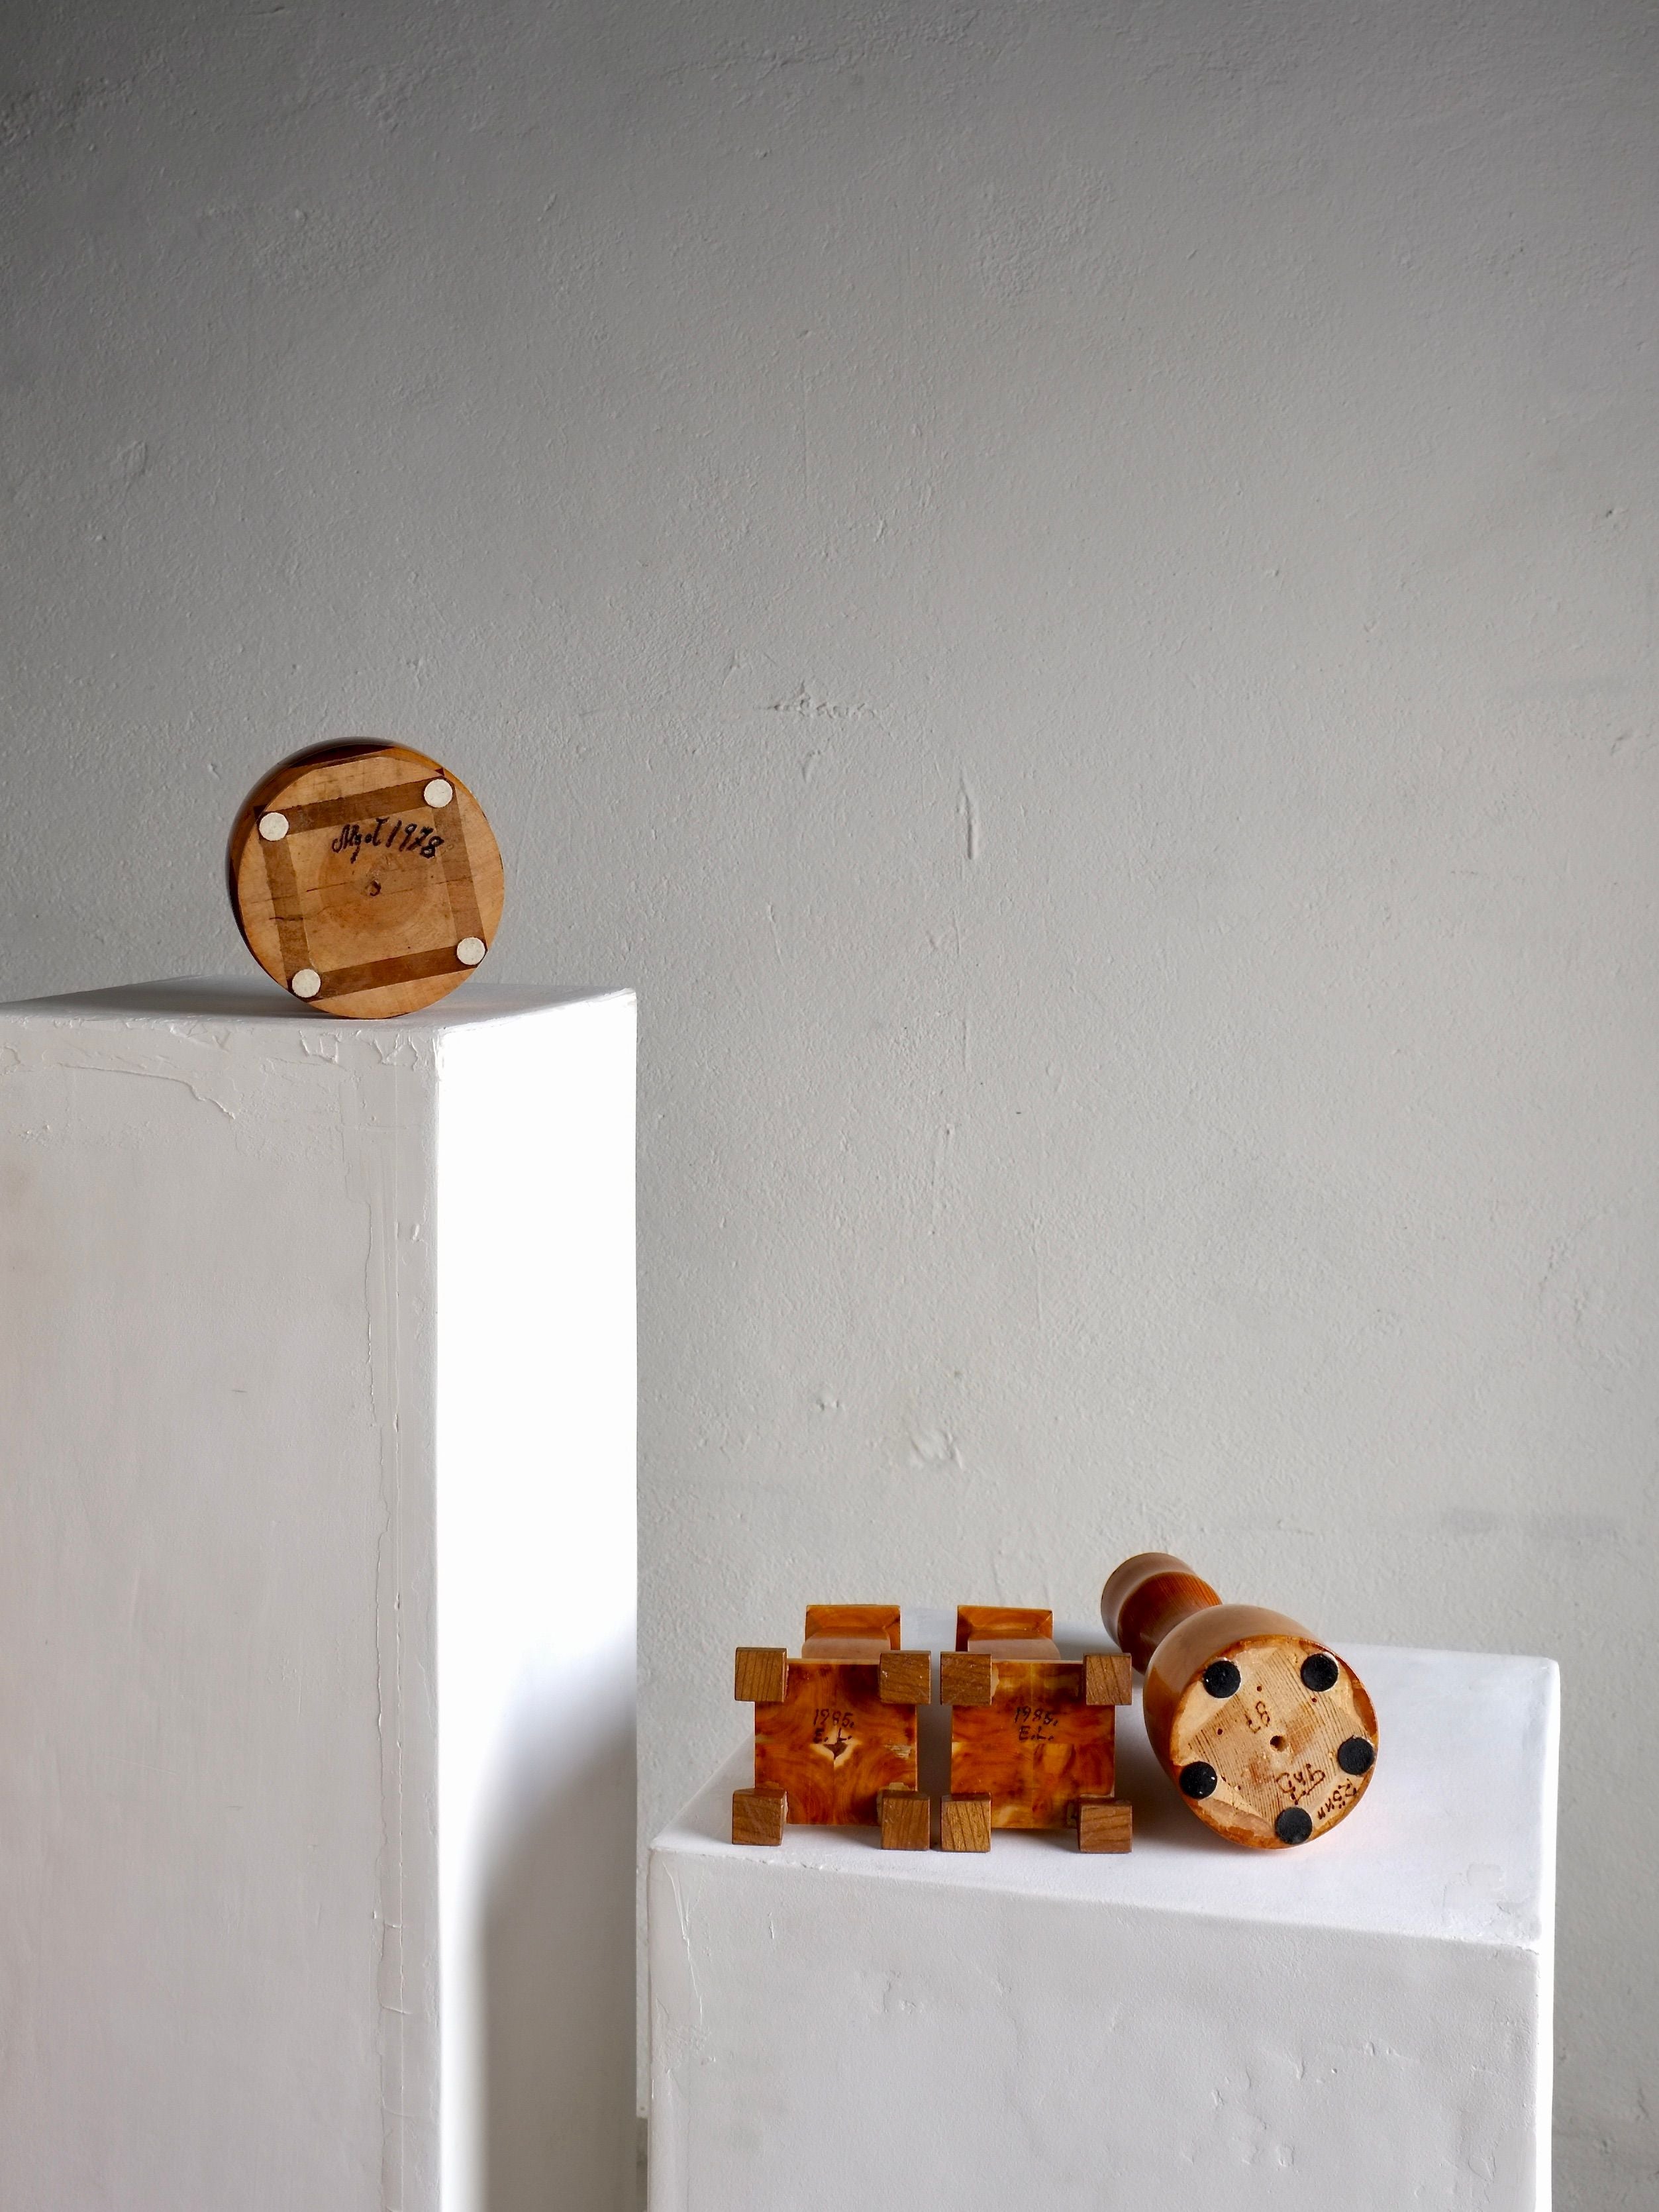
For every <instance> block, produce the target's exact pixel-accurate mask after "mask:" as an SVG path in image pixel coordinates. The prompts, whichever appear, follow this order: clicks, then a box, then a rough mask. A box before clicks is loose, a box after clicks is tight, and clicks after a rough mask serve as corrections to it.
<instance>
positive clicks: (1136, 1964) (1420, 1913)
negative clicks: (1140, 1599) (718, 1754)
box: [650, 1613, 1557, 2212]
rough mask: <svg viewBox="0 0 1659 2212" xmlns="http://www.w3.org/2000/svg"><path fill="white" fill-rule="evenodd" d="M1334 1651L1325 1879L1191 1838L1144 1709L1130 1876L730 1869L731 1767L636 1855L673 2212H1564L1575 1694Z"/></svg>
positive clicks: (787, 1853)
mask: <svg viewBox="0 0 1659 2212" xmlns="http://www.w3.org/2000/svg"><path fill="white" fill-rule="evenodd" d="M948 1620H949V1616H947V1615H945V1614H943V1613H939V1614H933V1613H926V1614H909V1615H907V1617H906V1620H905V1624H904V1640H905V1642H906V1644H908V1645H916V1644H932V1645H933V1648H934V1649H935V1650H937V1649H938V1648H939V1646H940V1644H942V1643H945V1641H946V1634H947V1622H948ZM1100 1641H1101V1639H1099V1638H1079V1639H1074V1640H1073V1644H1072V1645H1071V1647H1070V1648H1071V1649H1073V1650H1077V1649H1079V1648H1083V1646H1084V1644H1087V1643H1092V1644H1097V1645H1098V1644H1099V1643H1100ZM1343 1648H1344V1650H1346V1651H1348V1653H1349V1656H1352V1660H1353V1662H1354V1664H1355V1666H1356V1667H1357V1668H1358V1669H1359V1671H1360V1673H1361V1674H1362V1675H1363V1676H1364V1680H1365V1682H1366V1684H1367V1686H1369V1688H1370V1691H1371V1693H1372V1695H1373V1697H1374V1698H1375V1699H1376V1708H1377V1713H1378V1718H1379V1723H1380V1729H1381V1742H1382V1755H1381V1758H1380V1759H1379V1762H1378V1766H1377V1771H1376V1779H1375V1781H1374V1782H1373V1784H1372V1785H1371V1788H1370V1791H1369V1793H1368V1795H1367V1796H1366V1799H1365V1802H1364V1805H1363V1806H1362V1807H1361V1808H1360V1809H1359V1810H1358V1812H1357V1813H1356V1814H1354V1815H1353V1816H1352V1819H1351V1820H1348V1821H1346V1823H1345V1824H1344V1825H1343V1826H1341V1827H1340V1828H1339V1829H1337V1830H1336V1831H1335V1832H1334V1834H1332V1835H1331V1836H1329V1837H1328V1838H1324V1839H1322V1841H1320V1842H1319V1843H1318V1844H1316V1845H1314V1846H1312V1847H1310V1849H1309V1850H1306V1851H1305V1852H1303V1851H1271V1852H1266V1851H1264V1852H1250V1851H1244V1850H1239V1849H1237V1848H1236V1847H1234V1846H1232V1845H1229V1844H1224V1843H1223V1842H1221V1841H1220V1840H1219V1839H1218V1838H1216V1837H1214V1836H1213V1835H1212V1834H1211V1833H1210V1832H1208V1831H1207V1830H1206V1829H1205V1828H1203V1827H1202V1826H1200V1824H1199V1822H1198V1821H1196V1820H1194V1819H1192V1817H1191V1816H1190V1815H1189V1814H1188V1813H1187V1812H1186V1811H1185V1810H1184V1809H1183V1808H1182V1806H1181V1804H1180V1803H1179V1802H1177V1800H1176V1797H1175V1795H1174V1793H1173V1791H1172V1790H1170V1785H1169V1784H1168V1782H1167V1781H1166V1780H1165V1779H1164V1776H1163V1775H1162V1774H1161V1773H1160V1772H1159V1771H1158V1769H1157V1768H1156V1767H1155V1766H1154V1765H1153V1764H1152V1757H1151V1753H1150V1752H1149V1750H1148V1748H1147V1746H1146V1734H1145V1730H1144V1729H1143V1727H1142V1725H1141V1721H1140V1717H1139V1711H1134V1712H1129V1711H1124V1712H1123V1713H1121V1715H1120V1716H1119V1740H1120V1744H1121V1765H1120V1781H1119V1789H1120V1793H1127V1795H1128V1796H1130V1797H1131V1799H1132V1800H1133V1805H1134V1814H1135V1840H1134V1849H1133V1851H1132V1852H1131V1853H1130V1855H1129V1856H1128V1857H1121V1858H1115V1857H1087V1858H1085V1857H1081V1856H1080V1855H1079V1852H1078V1850H1077V1849H1076V1846H1075V1844H1074V1843H1073V1842H1072V1841H1071V1840H1070V1839H1069V1838H1060V1837H1053V1838H1050V1837H1047V1836H1039V1835H1028V1834H1020V1833H1017V1832H1006V1831H1003V1832H998V1833H997V1834H996V1835H995V1836H994V1838H993V1844H992V1849H991V1850H990V1853H989V1854H988V1856H986V1857H977V1856H975V1857H957V1856H946V1855H945V1854H943V1853H940V1852H938V1851H933V1852H928V1853H926V1854H923V1853H914V1854H912V1853H908V1852H900V1851H889V1852H884V1851H882V1850H878V1848H876V1845H875V1843H874V1841H873V1831H871V1832H867V1833H866V1832H861V1831H857V1830H839V1831H837V1830H827V1829H808V1828H790V1829H788V1830H787V1831H786V1834H785V1841H784V1843H783V1844H781V1846H780V1847H779V1848H778V1849H776V1850H760V1849H737V1848H734V1847H733V1846H732V1844H730V1843H729V1842H727V1841H726V1837H727V1836H728V1835H729V1833H730V1827H729V1822H730V1819H731V1792H732V1790H733V1789H734V1788H735V1787H738V1785H739V1784H742V1783H743V1782H744V1781H745V1780H747V1779H748V1775H747V1763H748V1753H747V1750H746V1748H745V1750H744V1751H743V1752H741V1753H738V1755H737V1756H736V1757H734V1758H733V1759H732V1762H731V1764H730V1765H729V1766H728V1767H727V1768H726V1770H725V1771H723V1772H721V1773H720V1774H719V1775H717V1776H716V1777H715V1778H714V1780H713V1781H712V1782H711V1783H710V1784H709V1785H708V1789H707V1790H704V1791H703V1792H702V1794H701V1795H700V1796H698V1797H696V1799H694V1800H693V1802H692V1803H691V1804H690V1806H688V1807H687V1808H686V1810H685V1812H684V1814H682V1815H681V1816H680V1818H679V1819H678V1820H677V1821H676V1822H675V1823H674V1825H673V1826H671V1828H669V1829H668V1830H667V1831H666V1832H665V1833H664V1834H663V1835H662V1836H660V1837H659V1838H658V1839H657V1842H656V1844H654V1846H653V1850H652V1854H651V1871H650V1929H651V1935H650V1952H651V2007H652V2118H651V2194H650V2202H651V2208H652V2212H714V2208H731V2207H744V2208H748V2207H758V2206H761V2205H778V2206H787V2207H788V2208H789V2212H847V2208H848V2207H849V2206H852V2205H860V2204H862V2205H907V2206H908V2205H924V2204H925V2205H939V2206H949V2207H950V2208H951V2212H1008V2208H1009V2207H1010V2206H1011V2205H1016V2204H1023V2205H1030V2206H1033V2207H1037V2206H1040V2207H1042V2212H1152V2208H1156V2212H1257V2208H1261V2212H1267V2208H1269V2207H1271V2208H1273V2212H1315V2208H1318V2212H1330V2208H1331V2207H1333V2206H1339V2207H1341V2208H1343V2212H1404V2208H1406V2207H1407V2206H1412V2205H1419V2204H1420V2205H1424V2206H1438V2207H1444V2208H1447V2212H1454V2208H1455V2212H1522V2208H1525V2212H1540V2208H1544V2207H1547V2205H1548V2203H1549V2112H1550V2064H1551V2048H1550V2002H1551V1974H1552V1958H1553V1912H1554V1836H1555V1771H1556V1735H1557V1676H1556V1670H1555V1668H1554V1665H1553V1662H1549V1661H1547V1660H1537V1659H1500V1658H1487V1657H1479V1656H1468V1655H1467V1654H1459V1653H1449V1652H1432V1651H1400V1650H1363V1649H1350V1647H1347V1646H1344V1647H1343ZM710 1694H711V1695H713V1694H714V1686H712V1685H711V1690H710Z"/></svg>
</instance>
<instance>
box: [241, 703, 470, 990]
mask: <svg viewBox="0 0 1659 2212" xmlns="http://www.w3.org/2000/svg"><path fill="white" fill-rule="evenodd" d="M225 865H226V872H227V875H228V881H229V889H230V903H231V908H232V910H233V912H234V914H235V916H236V926H237V927H238V928H239V929H240V931H241V933H242V937H243V940H244V942H245V943H246V945H247V949H248V951H250V952H251V953H252V955H253V957H254V958H255V959H256V960H257V961H258V963H259V965H260V966H261V967H262V968H263V969H264V971H265V973H266V975H269V976H270V977H271V978H272V979H273V980H274V981H276V982H278V983H280V984H281V985H282V987H283V989H284V990H285V991H289V992H291V993H292V994H293V995H294V996H295V999H297V1000H300V1001H301V1003H302V1004H303V1005H305V1006H312V1007H314V1008H316V1009H317V1011H318V1012H321V1013H325V1014H337V1015H340V1016H342V1017H343V1018H346V1019H348V1020H353V1021H385V1020H386V1019H387V1018H390V1017H392V1016H393V1015H398V1014H411V1013H414V1012H416V1010H417V1009H418V1008H419V1007H422V1006H431V1005H432V1004H433V1002H434V1001H435V1000H438V999H441V998H443V997H444V996H445V995H446V994H447V993H449V992H451V991H453V989H454V988H455V986H456V985H457V984H458V983H460V982H464V981H465V979H466V977H467V976H468V975H471V972H472V970H473V969H475V968H476V967H477V965H478V964H479V963H480V962H481V961H482V960H483V957H484V956H485V955H486V953H487V952H488V951H489V948H490V946H491V945H493V944H494V943H495V933H496V931H497V930H498V929H499V927H501V895H502V893H501V853H500V851H499V849H498V848H497V847H496V843H495V837H494V836H493V835H492V833H491V830H490V827H489V822H488V821H487V820H486V819H485V817H484V811H483V807H481V806H480V805H479V804H478V802H477V799H475V798H474V797H473V796H472V793H471V792H470V791H469V790H468V789H467V787H466V786H465V784H464V783H463V782H462V781H460V779H459V776H457V775H454V774H453V771H452V770H450V769H447V768H444V767H441V765H440V763H438V762H436V761H435V760H431V759H428V757H427V755H426V754H425V753H417V752H416V751H415V750H413V749H412V748H411V747H410V746H408V745H397V744H385V743H383V742H381V741H380V740H379V739H377V738H341V739H337V740H336V741H335V742H333V743H331V744H323V745H315V746H313V747H312V748H311V749H310V750H308V751H307V752H302V753H295V754H294V755H293V756H292V757H290V758H289V759H288V760H285V761H283V762H280V763H278V765H277V766H276V767H275V768H273V769H271V770H270V773H269V774H268V775H264V776H262V777H261V778H260V779H259V781H258V783H256V784H255V785H254V787H253V788H252V791H251V792H249V793H248V795H247V797H246V799H244V800H243V801H242V804H241V806H240V809H239V810H238V812H237V816H236V820H235V823H234V825H233V827H232V829H231V833H230V844H229V848H228V851H227V853H226V855H225Z"/></svg>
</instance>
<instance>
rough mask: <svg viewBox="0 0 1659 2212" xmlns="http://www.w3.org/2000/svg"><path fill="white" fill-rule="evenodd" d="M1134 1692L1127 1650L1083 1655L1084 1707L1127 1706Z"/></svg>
mask: <svg viewBox="0 0 1659 2212" xmlns="http://www.w3.org/2000/svg"><path fill="white" fill-rule="evenodd" d="M1134 1693H1135V1686H1134V1670H1133V1668H1132V1667H1131V1666H1130V1664H1129V1655H1128V1653H1127V1651H1090V1652H1086V1653H1085V1655H1084V1660H1083V1702H1084V1704H1085V1705H1130V1704H1132V1703H1133V1699H1134Z"/></svg>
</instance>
